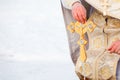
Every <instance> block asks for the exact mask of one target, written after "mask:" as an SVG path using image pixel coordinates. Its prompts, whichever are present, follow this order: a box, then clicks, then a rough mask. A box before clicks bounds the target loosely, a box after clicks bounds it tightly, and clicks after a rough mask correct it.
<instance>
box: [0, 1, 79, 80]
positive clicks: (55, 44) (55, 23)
mask: <svg viewBox="0 0 120 80" xmlns="http://www.w3.org/2000/svg"><path fill="white" fill-rule="evenodd" d="M0 80H78V78H77V76H76V74H75V72H74V65H73V63H72V61H71V58H70V55H69V47H68V42H67V35H66V30H65V26H64V21H63V16H62V11H61V6H60V1H59V0H0Z"/></svg>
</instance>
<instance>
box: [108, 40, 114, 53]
mask: <svg viewBox="0 0 120 80" xmlns="http://www.w3.org/2000/svg"><path fill="white" fill-rule="evenodd" d="M114 45H115V42H114V43H112V45H111V46H110V47H109V48H108V50H109V51H110V50H111V49H112V47H113V46H114Z"/></svg>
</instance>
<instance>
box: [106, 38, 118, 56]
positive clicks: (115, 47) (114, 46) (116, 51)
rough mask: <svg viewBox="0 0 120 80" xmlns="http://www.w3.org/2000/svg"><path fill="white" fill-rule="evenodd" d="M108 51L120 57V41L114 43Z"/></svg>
mask: <svg viewBox="0 0 120 80" xmlns="http://www.w3.org/2000/svg"><path fill="white" fill-rule="evenodd" d="M108 51H110V52H111V53H117V54H119V55H120V40H118V41H115V42H113V43H112V45H111V46H110V47H109V48H108Z"/></svg>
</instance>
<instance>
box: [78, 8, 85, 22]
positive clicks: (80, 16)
mask: <svg viewBox="0 0 120 80" xmlns="http://www.w3.org/2000/svg"><path fill="white" fill-rule="evenodd" d="M78 16H79V19H80V21H81V23H84V18H83V16H82V13H81V10H79V15H78Z"/></svg>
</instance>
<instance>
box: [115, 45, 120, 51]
mask: <svg viewBox="0 0 120 80" xmlns="http://www.w3.org/2000/svg"><path fill="white" fill-rule="evenodd" d="M119 50H120V46H119V44H117V47H116V49H115V52H116V53H117V52H118V51H119Z"/></svg>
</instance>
